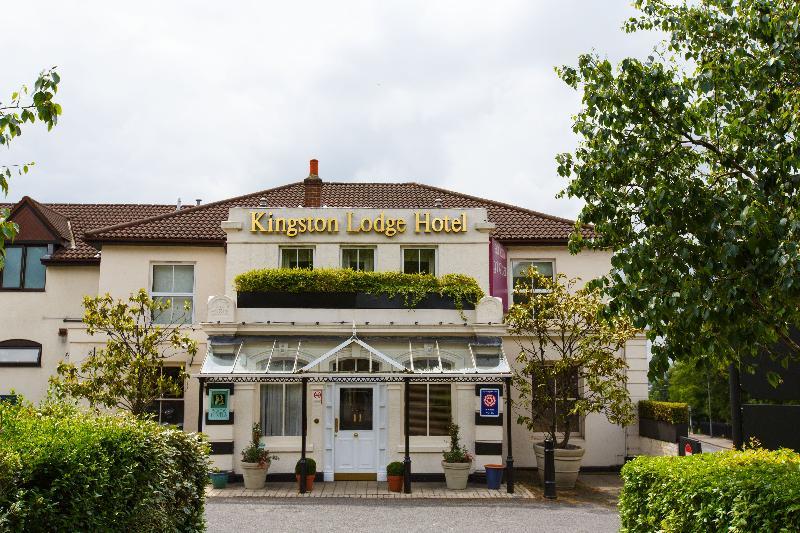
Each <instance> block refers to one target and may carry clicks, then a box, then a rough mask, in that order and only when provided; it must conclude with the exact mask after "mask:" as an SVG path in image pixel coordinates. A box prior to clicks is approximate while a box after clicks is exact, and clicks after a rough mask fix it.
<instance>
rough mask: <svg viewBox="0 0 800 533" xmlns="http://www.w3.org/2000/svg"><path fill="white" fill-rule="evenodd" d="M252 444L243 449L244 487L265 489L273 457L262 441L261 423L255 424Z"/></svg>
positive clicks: (274, 457)
mask: <svg viewBox="0 0 800 533" xmlns="http://www.w3.org/2000/svg"><path fill="white" fill-rule="evenodd" d="M251 437H252V438H251V440H250V444H248V445H247V448H245V449H244V450H242V474H243V475H244V488H246V489H263V488H264V483H265V482H266V480H267V470H268V469H269V465H270V463H271V462H272V460H273V459H276V460H277V459H278V458H277V457H276V456H274V455H270V453H269V450H267V449H266V448H265V447H264V444H263V443H262V442H261V424H258V423H255V424H253V430H252V432H251Z"/></svg>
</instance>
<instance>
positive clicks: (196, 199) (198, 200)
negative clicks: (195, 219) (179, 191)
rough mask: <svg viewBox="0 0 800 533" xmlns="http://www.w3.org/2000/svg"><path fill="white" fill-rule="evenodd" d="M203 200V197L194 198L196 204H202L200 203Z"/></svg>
mask: <svg viewBox="0 0 800 533" xmlns="http://www.w3.org/2000/svg"><path fill="white" fill-rule="evenodd" d="M202 201H203V199H202V198H195V199H194V204H195V205H200V203H201V202H202Z"/></svg>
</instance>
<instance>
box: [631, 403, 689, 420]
mask: <svg viewBox="0 0 800 533" xmlns="http://www.w3.org/2000/svg"><path fill="white" fill-rule="evenodd" d="M639 418H646V419H648V420H659V421H661V422H666V423H668V424H687V423H688V422H689V405H688V404H685V403H679V402H657V401H655V400H640V401H639Z"/></svg>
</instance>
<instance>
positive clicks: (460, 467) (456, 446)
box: [442, 422, 472, 490]
mask: <svg viewBox="0 0 800 533" xmlns="http://www.w3.org/2000/svg"><path fill="white" fill-rule="evenodd" d="M447 432H448V434H449V435H450V449H449V450H447V451H445V452H442V457H443V458H444V460H443V461H442V468H443V469H444V478H445V481H446V482H447V488H448V489H452V490H464V489H466V488H467V479H468V478H469V469H470V467H471V466H472V455H471V454H470V453H469V452H468V451H467V449H466V448H465V447H464V446H462V445H461V437H460V436H459V434H458V425H457V424H453V423H452V422H451V423H450V426H449V427H448V428H447Z"/></svg>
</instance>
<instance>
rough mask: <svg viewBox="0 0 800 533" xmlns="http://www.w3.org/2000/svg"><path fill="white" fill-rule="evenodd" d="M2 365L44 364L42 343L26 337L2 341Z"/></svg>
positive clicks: (0, 360)
mask: <svg viewBox="0 0 800 533" xmlns="http://www.w3.org/2000/svg"><path fill="white" fill-rule="evenodd" d="M0 366H42V345H41V344H39V343H38V342H33V341H29V340H25V339H11V340H7V341H3V342H0Z"/></svg>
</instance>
